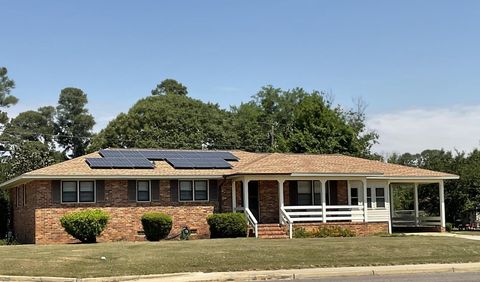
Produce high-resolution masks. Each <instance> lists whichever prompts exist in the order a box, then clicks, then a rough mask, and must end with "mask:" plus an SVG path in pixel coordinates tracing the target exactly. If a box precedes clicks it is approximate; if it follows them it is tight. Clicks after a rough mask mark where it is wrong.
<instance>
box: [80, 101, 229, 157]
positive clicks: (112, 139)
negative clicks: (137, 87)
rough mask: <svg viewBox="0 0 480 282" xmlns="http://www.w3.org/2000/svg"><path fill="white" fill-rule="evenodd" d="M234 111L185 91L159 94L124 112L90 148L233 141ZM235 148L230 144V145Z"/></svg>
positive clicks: (187, 146)
mask: <svg viewBox="0 0 480 282" xmlns="http://www.w3.org/2000/svg"><path fill="white" fill-rule="evenodd" d="M230 119H231V117H230V114H229V113H228V112H227V111H225V110H221V109H220V108H219V106H218V105H217V104H211V103H203V102H202V101H200V100H196V99H193V98H190V97H187V96H183V95H155V96H149V97H147V98H144V99H141V100H140V101H138V102H137V103H136V104H135V105H134V106H133V107H132V108H131V109H130V110H129V111H128V113H126V114H125V113H121V114H120V115H118V116H117V117H116V118H115V119H114V120H112V121H111V122H110V123H109V124H108V125H107V127H106V128H105V129H103V130H102V131H101V132H100V133H99V134H98V135H96V136H95V137H94V138H93V140H92V146H91V147H90V148H89V150H95V149H99V148H106V147H121V148H123V147H124V148H132V147H137V148H172V149H200V148H202V145H203V146H206V147H208V148H224V146H225V145H226V144H227V145H228V143H229V140H231V138H230V134H232V130H229V129H228V127H229V126H230ZM228 147H229V148H231V146H230V145H228Z"/></svg>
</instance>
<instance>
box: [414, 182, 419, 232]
mask: <svg viewBox="0 0 480 282" xmlns="http://www.w3.org/2000/svg"><path fill="white" fill-rule="evenodd" d="M413 192H414V196H413V201H414V209H415V226H416V227H418V223H419V220H418V183H415V185H414V188H413Z"/></svg>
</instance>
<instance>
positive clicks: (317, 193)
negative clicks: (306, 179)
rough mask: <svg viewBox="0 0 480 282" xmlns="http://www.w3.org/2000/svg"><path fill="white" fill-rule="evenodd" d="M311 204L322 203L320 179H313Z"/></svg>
mask: <svg viewBox="0 0 480 282" xmlns="http://www.w3.org/2000/svg"><path fill="white" fill-rule="evenodd" d="M313 204H314V205H321V204H322V183H321V182H320V181H313Z"/></svg>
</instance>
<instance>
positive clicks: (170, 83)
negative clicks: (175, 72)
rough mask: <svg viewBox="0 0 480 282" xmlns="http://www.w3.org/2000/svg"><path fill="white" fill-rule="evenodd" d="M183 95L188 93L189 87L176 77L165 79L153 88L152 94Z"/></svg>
mask: <svg viewBox="0 0 480 282" xmlns="http://www.w3.org/2000/svg"><path fill="white" fill-rule="evenodd" d="M168 94H173V95H181V96H186V95H187V94H188V91H187V87H186V86H184V85H183V84H181V83H180V82H178V81H176V80H175V79H165V80H163V81H162V82H161V83H160V84H158V85H157V87H156V88H155V89H153V90H152V95H168Z"/></svg>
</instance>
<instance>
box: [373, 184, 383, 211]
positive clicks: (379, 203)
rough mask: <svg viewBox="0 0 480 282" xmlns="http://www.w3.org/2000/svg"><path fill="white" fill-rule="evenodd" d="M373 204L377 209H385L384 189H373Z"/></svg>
mask: <svg viewBox="0 0 480 282" xmlns="http://www.w3.org/2000/svg"><path fill="white" fill-rule="evenodd" d="M375 204H376V207H377V208H385V188H375Z"/></svg>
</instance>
